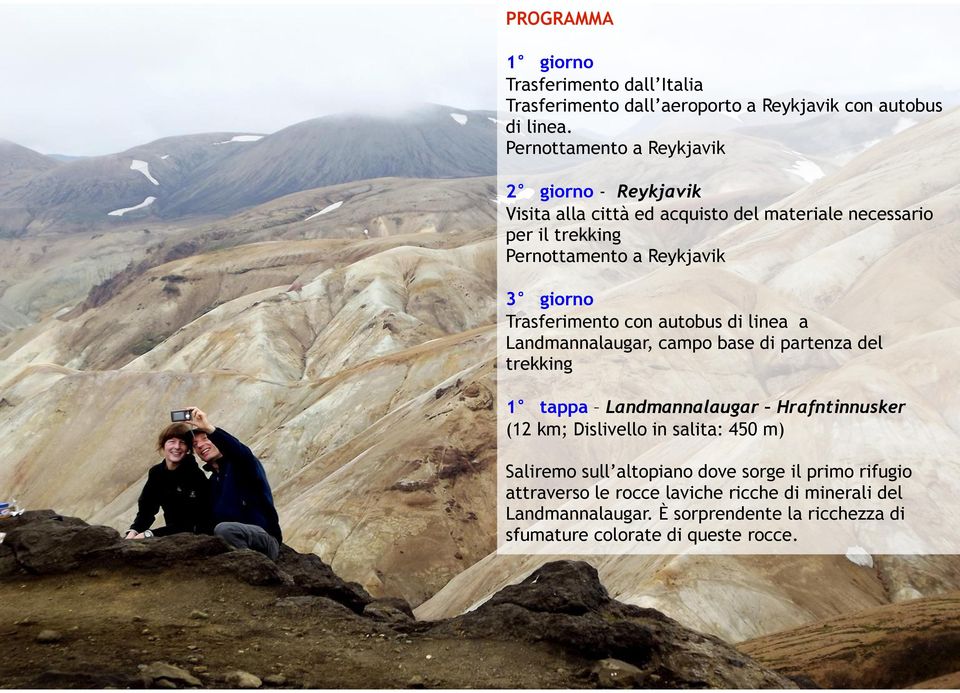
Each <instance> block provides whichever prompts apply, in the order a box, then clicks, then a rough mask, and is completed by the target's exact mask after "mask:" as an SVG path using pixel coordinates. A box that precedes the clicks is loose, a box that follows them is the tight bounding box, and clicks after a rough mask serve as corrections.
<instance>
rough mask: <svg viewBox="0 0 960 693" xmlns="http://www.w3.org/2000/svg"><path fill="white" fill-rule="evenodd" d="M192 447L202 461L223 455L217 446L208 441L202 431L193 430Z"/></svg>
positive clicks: (211, 460) (213, 459)
mask: <svg viewBox="0 0 960 693" xmlns="http://www.w3.org/2000/svg"><path fill="white" fill-rule="evenodd" d="M193 449H194V450H196V451H197V454H198V455H200V459H201V460H203V461H204V462H213V461H215V460H219V459H220V458H221V457H223V455H222V454H221V453H220V450H218V449H217V446H216V445H214V444H213V443H212V442H210V439H209V438H207V434H206V433H204V432H203V431H194V433H193Z"/></svg>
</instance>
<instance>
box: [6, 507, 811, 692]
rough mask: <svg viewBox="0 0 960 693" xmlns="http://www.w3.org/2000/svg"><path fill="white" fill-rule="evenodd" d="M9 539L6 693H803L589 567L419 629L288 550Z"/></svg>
mask: <svg viewBox="0 0 960 693" xmlns="http://www.w3.org/2000/svg"><path fill="white" fill-rule="evenodd" d="M2 528H3V530H4V532H5V534H6V536H5V538H4V540H3V542H2V543H0V594H2V598H0V632H2V633H3V637H4V638H5V640H6V642H7V643H8V647H9V648H10V649H9V650H8V652H18V653H19V654H18V655H17V656H10V657H5V658H3V660H2V662H0V675H2V676H3V680H4V681H6V682H7V684H9V685H14V686H23V687H34V686H42V687H107V686H134V687H139V686H147V687H164V688H199V687H220V686H224V685H226V686H228V687H239V688H257V687H260V686H265V687H273V688H289V687H301V686H313V687H338V686H344V685H351V686H360V687H363V686H373V687H375V686H383V687H426V686H431V687H432V686H442V687H470V686H507V687H534V686H537V687H576V688H580V687H630V688H633V687H638V688H646V687H655V688H663V687H668V688H673V687H678V688H703V687H729V688H741V687H747V688H769V687H774V688H785V687H786V688H791V687H795V684H794V683H793V682H792V681H790V680H789V679H786V678H784V677H782V676H780V675H778V674H776V673H775V672H773V671H770V670H768V669H765V668H763V667H761V666H759V665H757V664H756V663H755V662H754V661H753V660H751V659H750V658H749V657H747V656H745V655H743V654H741V653H739V652H737V651H736V650H734V649H733V648H732V647H730V646H728V645H726V644H725V643H723V642H722V641H721V640H720V639H718V638H715V637H712V636H705V635H701V634H699V633H696V632H695V631H692V630H689V629H687V628H684V627H683V626H681V625H680V624H678V623H677V622H676V621H674V620H672V619H670V618H668V617H666V616H664V615H663V614H661V613H660V612H657V611H655V610H653V609H643V608H639V607H635V606H630V605H627V604H622V603H620V602H618V601H616V600H614V599H611V598H610V596H609V594H608V593H607V590H606V589H605V588H604V587H603V585H602V584H601V583H600V581H599V578H598V576H597V572H596V570H595V569H593V568H592V567H591V566H589V565H587V564H585V563H582V562H574V561H561V562H555V563H549V564H547V565H544V566H542V567H540V568H539V569H538V570H536V571H535V572H534V573H533V574H532V575H530V576H529V577H527V578H526V579H525V580H523V581H522V582H521V583H520V584H517V585H511V586H509V587H507V588H505V589H503V590H501V591H500V592H499V593H497V594H496V595H494V597H493V598H492V599H490V600H489V602H487V603H486V604H484V605H482V606H481V607H479V608H478V609H476V610H474V611H472V612H470V613H468V614H465V615H463V616H459V617H456V618H453V619H446V620H441V621H416V620H415V619H414V618H413V616H412V613H411V611H410V608H409V606H408V605H407V604H406V602H404V601H403V600H399V599H382V600H377V599H374V598H372V597H371V596H370V595H369V594H368V593H367V592H366V591H365V590H364V589H363V588H362V587H360V586H359V585H357V584H355V583H348V582H345V581H343V580H341V579H340V578H339V577H338V576H337V575H336V574H335V573H334V572H333V571H332V570H331V569H330V567H329V566H327V565H326V564H325V563H323V562H322V561H321V560H320V559H319V558H318V557H317V556H314V555H310V554H300V553H297V552H296V551H293V550H292V549H290V548H288V547H284V549H283V552H282V554H281V556H280V558H279V560H278V561H277V562H276V563H273V562H271V561H270V560H268V559H267V558H265V557H264V556H262V555H260V554H257V553H255V552H252V551H247V550H239V551H238V550H233V549H230V548H229V547H228V546H227V545H226V544H224V543H223V542H222V541H221V540H219V539H217V538H214V537H209V536H189V535H179V536H172V537H164V538H156V539H150V540H144V541H137V542H128V541H123V540H122V539H120V537H119V535H118V534H117V532H116V531H115V530H113V529H112V528H109V527H102V526H94V525H88V524H87V523H85V522H83V521H82V520H79V519H77V518H71V517H63V516H60V515H57V514H56V513H54V512H53V511H49V510H43V511H30V512H26V513H24V514H23V515H22V516H20V517H18V518H12V519H6V520H4V521H3V524H2ZM145 592H146V593H147V594H146V595H144V593H145ZM105 593H112V594H113V597H112V598H102V597H104V596H105ZM13 594H17V595H18V598H16V599H12V598H11V596H12V595H13ZM73 595H76V598H75V599H71V601H70V602H69V605H70V607H71V608H64V604H63V603H61V602H62V600H63V599H65V598H71V597H72V596H73ZM135 595H140V596H141V598H139V599H137V597H136V596H135ZM215 595H220V596H215ZM224 595H226V596H224ZM143 596H146V598H142V597H143ZM131 599H133V601H131ZM50 602H56V604H53V605H51V604H50ZM138 641H142V644H143V645H146V647H144V648H137V647H136V646H135V645H137V644H138ZM424 651H426V654H422V653H423V652H424ZM508 652H509V653H510V654H509V656H507V653H508Z"/></svg>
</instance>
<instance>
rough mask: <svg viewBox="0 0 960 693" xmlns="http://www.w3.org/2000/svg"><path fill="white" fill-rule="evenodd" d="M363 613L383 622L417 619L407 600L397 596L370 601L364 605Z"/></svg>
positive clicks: (407, 621)
mask: <svg viewBox="0 0 960 693" xmlns="http://www.w3.org/2000/svg"><path fill="white" fill-rule="evenodd" d="M363 615H364V616H366V617H367V618H372V619H373V620H374V621H381V622H383V623H410V622H412V621H414V620H416V619H415V617H414V615H413V609H411V608H410V604H408V603H407V600H406V599H399V598H395V597H387V598H384V599H377V600H375V601H372V602H370V603H369V604H367V605H366V607H364V609H363Z"/></svg>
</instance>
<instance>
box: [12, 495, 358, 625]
mask: <svg viewBox="0 0 960 693" xmlns="http://www.w3.org/2000/svg"><path fill="white" fill-rule="evenodd" d="M2 531H4V532H6V537H5V539H4V541H3V543H2V544H0V577H3V576H5V575H15V574H18V573H19V574H33V575H52V574H57V573H69V572H71V571H74V570H79V569H90V568H97V569H102V568H114V569H131V568H132V569H136V570H138V571H144V570H170V569H174V570H194V571H200V572H203V573H210V574H215V575H223V574H227V575H233V576H235V577H236V578H237V579H239V580H241V581H243V582H246V583H247V584H251V585H277V586H282V587H284V588H286V589H287V590H288V591H289V592H290V593H292V594H296V593H299V594H311V595H317V596H323V597H327V598H329V599H332V600H334V601H336V602H339V603H341V604H343V605H344V606H346V607H348V608H349V609H350V610H351V611H354V612H356V613H358V614H360V613H363V610H364V607H366V605H367V604H369V603H371V602H372V601H373V597H371V596H370V595H369V594H368V593H367V592H366V590H364V589H363V588H362V587H361V586H360V585H358V584H356V583H348V582H345V581H344V580H342V579H341V578H339V577H338V576H337V575H336V574H335V573H334V572H333V570H332V569H331V568H330V566H328V565H327V564H326V563H324V562H323V561H321V560H320V558H319V557H317V556H314V555H312V554H311V555H304V554H300V553H297V552H296V551H294V550H293V549H291V548H290V547H288V546H283V547H282V551H281V555H280V558H279V560H278V561H277V562H276V563H274V562H273V561H271V560H270V559H269V558H267V557H266V556H264V555H263V554H260V553H257V552H256V551H250V550H237V549H233V548H231V547H230V546H228V545H227V544H226V543H225V542H224V541H223V540H222V539H220V538H219V537H214V536H209V535H193V534H177V535H173V536H167V537H154V538H151V539H140V540H135V541H134V540H130V541H127V540H124V539H122V538H121V537H120V534H119V533H118V532H117V531H116V530H114V529H112V528H110V527H100V526H92V525H88V524H87V523H86V522H84V521H83V520H80V519H78V518H76V517H67V516H62V515H58V514H56V513H55V512H53V511H52V510H35V511H28V512H25V513H23V515H20V516H19V517H16V518H11V519H9V520H4V523H3V530H2Z"/></svg>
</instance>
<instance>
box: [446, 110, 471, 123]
mask: <svg viewBox="0 0 960 693" xmlns="http://www.w3.org/2000/svg"><path fill="white" fill-rule="evenodd" d="M450 117H451V118H453V119H454V120H455V121H457V122H458V123H460V124H461V125H466V124H467V120H469V118H467V116H465V115H464V114H463V113H451V114H450Z"/></svg>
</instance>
